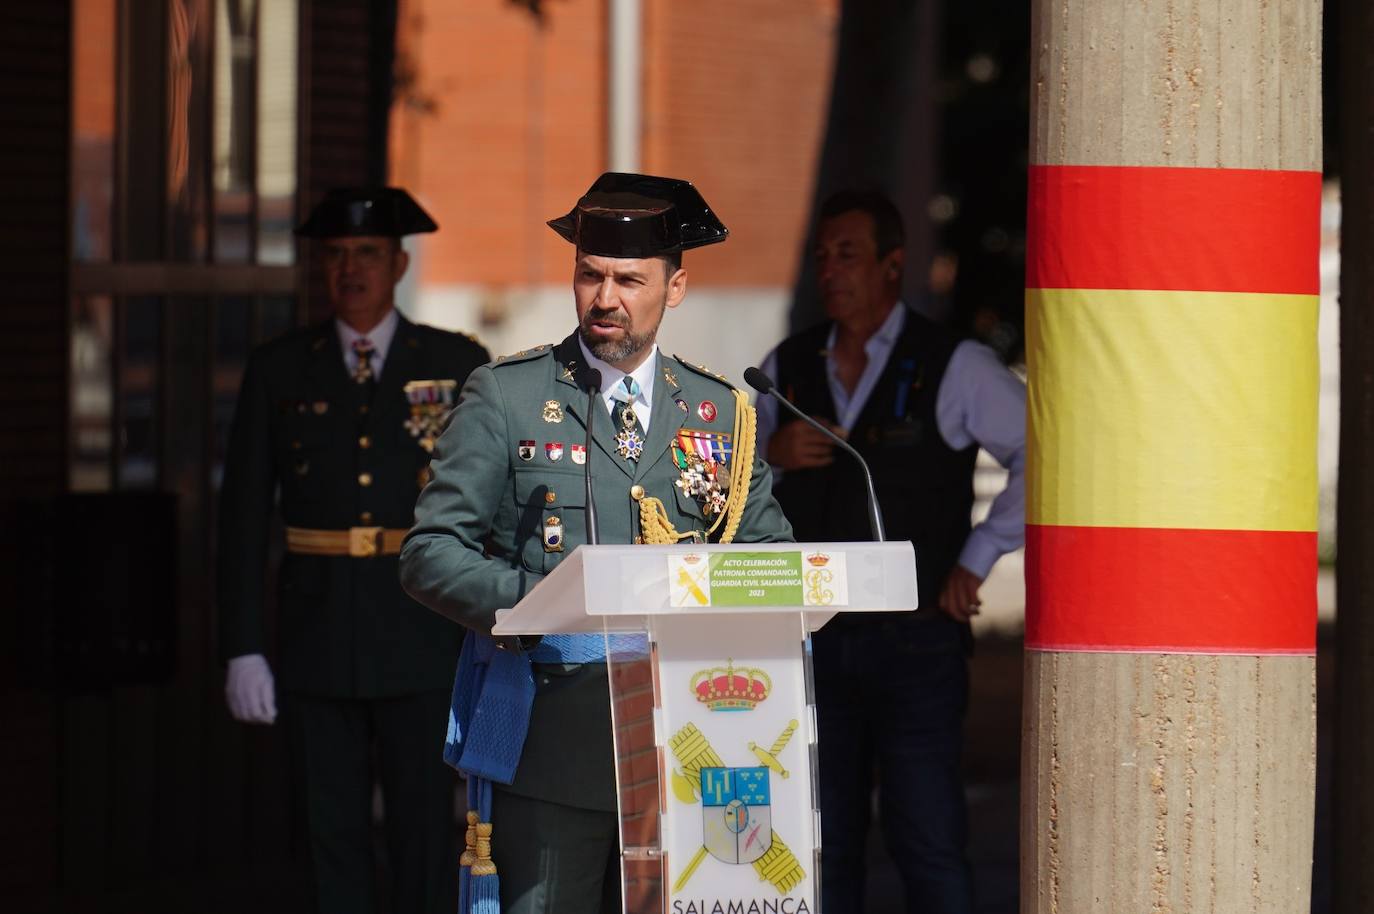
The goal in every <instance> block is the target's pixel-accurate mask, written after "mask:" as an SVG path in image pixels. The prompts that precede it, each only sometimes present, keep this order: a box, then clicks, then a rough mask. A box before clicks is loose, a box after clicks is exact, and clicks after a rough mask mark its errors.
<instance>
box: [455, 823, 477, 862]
mask: <svg viewBox="0 0 1374 914" xmlns="http://www.w3.org/2000/svg"><path fill="white" fill-rule="evenodd" d="M463 841H464V843H465V844H467V847H465V848H463V855H462V856H461V857H459V858H458V865H459V866H472V865H473V864H474V863H476V862H477V813H476V812H474V811H473V810H471V809H469V810H468V830H467V834H466V835H464V838H463Z"/></svg>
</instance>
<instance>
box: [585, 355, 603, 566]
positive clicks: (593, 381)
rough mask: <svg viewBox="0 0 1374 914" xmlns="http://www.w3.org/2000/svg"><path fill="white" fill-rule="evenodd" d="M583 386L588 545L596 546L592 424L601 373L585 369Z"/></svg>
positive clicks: (598, 536) (598, 533) (599, 535)
mask: <svg viewBox="0 0 1374 914" xmlns="http://www.w3.org/2000/svg"><path fill="white" fill-rule="evenodd" d="M581 379H582V386H584V387H586V388H587V441H586V451H585V453H586V455H587V461H586V463H584V464H583V465H582V474H583V475H582V478H583V480H584V483H585V487H586V494H587V545H588V546H595V545H598V544H599V543H600V542H601V534H600V528H599V527H598V526H597V523H596V501H595V500H594V499H593V498H592V423H593V422H595V421H596V411H597V409H598V408H599V407H598V405H597V402H596V399H597V395H598V394H600V393H601V372H599V371H597V370H596V369H595V368H590V367H589V368H584V369H582V373H581Z"/></svg>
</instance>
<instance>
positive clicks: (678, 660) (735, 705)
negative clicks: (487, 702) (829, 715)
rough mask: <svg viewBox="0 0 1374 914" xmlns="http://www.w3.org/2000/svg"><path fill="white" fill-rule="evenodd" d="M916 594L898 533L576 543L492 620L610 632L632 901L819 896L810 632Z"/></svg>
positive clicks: (501, 627)
mask: <svg viewBox="0 0 1374 914" xmlns="http://www.w3.org/2000/svg"><path fill="white" fill-rule="evenodd" d="M914 609H916V563H915V556H914V553H913V552H912V548H911V544H910V543H907V542H901V543H821V544H809V545H808V544H804V543H757V544H731V545H725V546H719V545H689V546H683V545H678V546H581V547H579V548H577V549H576V550H575V551H574V552H573V553H571V554H570V555H569V556H568V557H567V558H565V559H564V560H563V561H562V562H561V563H560V564H559V565H558V567H557V568H556V569H555V570H554V571H553V572H552V573H551V574H549V576H548V577H546V578H545V579H544V580H543V581H541V582H540V583H539V585H538V586H536V587H535V588H534V589H533V590H532V591H530V593H529V594H527V595H526V596H525V598H524V599H523V600H521V601H520V602H519V603H518V604H517V605H516V606H514V607H512V608H510V609H504V610H500V611H499V612H498V613H497V616H496V618H497V622H496V626H495V627H494V628H493V629H492V632H493V634H497V635H543V634H553V633H560V632H589V633H600V634H604V635H605V636H606V639H607V665H608V668H609V672H610V691H611V696H610V697H611V715H612V732H613V733H614V735H615V757H616V762H617V765H618V799H619V805H620V823H621V829H620V847H621V874H622V878H623V880H624V882H623V889H624V896H623V897H624V900H625V912H626V914H661V912H670V914H708V912H711V911H713V910H717V908H716V905H717V903H719V910H722V911H730V910H735V911H750V910H757V911H767V912H774V914H801V912H811V914H814V912H817V911H819V909H820V903H819V891H818V888H819V878H818V876H819V867H818V864H819V856H820V814H819V810H818V809H817V805H818V804H817V801H816V788H815V785H816V725H815V711H814V701H813V698H812V686H811V655H810V640H809V636H810V633H811V632H813V631H816V630H817V629H819V628H820V627H821V626H823V625H824V624H825V623H826V622H828V621H829V620H830V619H831V618H832V617H833V616H834V615H835V614H836V613H837V612H881V611H892V612H900V611H911V610H914ZM569 751H570V752H576V751H577V747H569Z"/></svg>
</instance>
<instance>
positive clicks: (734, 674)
mask: <svg viewBox="0 0 1374 914" xmlns="http://www.w3.org/2000/svg"><path fill="white" fill-rule="evenodd" d="M771 691H773V680H772V679H771V678H770V677H769V676H768V674H767V673H765V672H764V671H763V670H760V669H757V668H754V667H750V668H748V669H743V668H741V669H736V668H735V663H734V661H733V660H726V661H725V666H723V667H719V666H717V667H712V668H711V669H709V670H700V671H699V672H697V673H696V674H695V675H693V676H692V692H693V693H694V694H695V695H696V697H697V701H699V702H701V703H702V704H704V705H706V709H707V710H708V711H752V710H754V708H755V707H756V706H757V705H758V703H759V702H761V701H763V700H764V699H765V698H767V697H768V693H769V692H771Z"/></svg>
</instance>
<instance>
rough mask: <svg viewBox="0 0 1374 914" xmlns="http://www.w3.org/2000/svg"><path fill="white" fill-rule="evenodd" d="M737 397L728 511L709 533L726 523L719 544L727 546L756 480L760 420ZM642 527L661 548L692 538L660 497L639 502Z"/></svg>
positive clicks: (738, 395) (740, 396) (737, 394)
mask: <svg viewBox="0 0 1374 914" xmlns="http://www.w3.org/2000/svg"><path fill="white" fill-rule="evenodd" d="M731 393H732V394H734V397H735V456H734V459H733V460H732V461H731V463H730V495H729V496H728V497H727V499H726V502H725V510H724V511H721V512H720V514H719V515H718V516H717V517H716V522H715V523H714V524H712V525H711V529H710V530H708V531H706V536H707V538H708V539H709V538H710V536H711V534H712V533H715V532H716V529H717V528H718V527H719V526H720V525H721V522H722V521H724V522H725V532H724V533H722V534H721V535H720V540H719V542H722V543H728V542H730V541H731V540H733V539H734V538H735V534H736V533H737V532H739V524H740V519H741V518H743V516H744V505H745V503H746V502H747V501H749V484H750V483H751V482H752V481H753V478H754V435H755V430H756V426H757V419H756V416H755V414H754V407H752V406H750V405H749V397H748V396H746V395H745V394H744V393H743V392H742V391H738V390H732V391H731ZM639 528H640V534H641V535H642V536H643V537H644V542H646V543H649V544H650V545H655V546H662V545H668V544H671V543H676V542H679V541H681V540H684V539H686V538H687V537H689V536H691V535H692V533H691V531H690V530H689V531H688V532H686V533H678V532H677V530H676V529H675V528H674V527H673V523H672V521H670V520H668V512H667V510H666V509H664V507H663V502H662V501H660V500H659V499H657V498H653V497H646V498H643V499H640V502H639Z"/></svg>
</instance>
